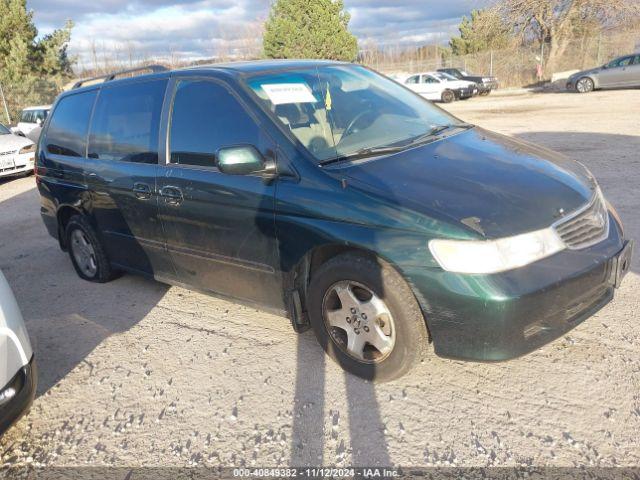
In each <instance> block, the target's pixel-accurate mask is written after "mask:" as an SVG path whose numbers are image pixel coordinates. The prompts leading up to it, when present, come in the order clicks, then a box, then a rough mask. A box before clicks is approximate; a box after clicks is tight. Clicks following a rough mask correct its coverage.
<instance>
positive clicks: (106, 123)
mask: <svg viewBox="0 0 640 480" xmlns="http://www.w3.org/2000/svg"><path fill="white" fill-rule="evenodd" d="M166 87H167V80H153V81H145V82H136V83H130V84H125V85H119V86H115V87H109V88H103V89H102V91H101V92H100V96H99V97H98V102H97V104H96V111H95V113H94V115H93V122H92V124H91V133H90V135H89V157H90V158H97V159H101V160H112V161H122V162H137V163H157V162H158V137H159V130H160V115H161V113H162V104H163V102H164V93H165V89H166Z"/></svg>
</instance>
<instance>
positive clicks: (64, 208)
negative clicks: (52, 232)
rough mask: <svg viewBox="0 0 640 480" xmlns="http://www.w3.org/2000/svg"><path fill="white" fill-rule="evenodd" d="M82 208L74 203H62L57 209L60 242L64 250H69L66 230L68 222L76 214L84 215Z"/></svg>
mask: <svg viewBox="0 0 640 480" xmlns="http://www.w3.org/2000/svg"><path fill="white" fill-rule="evenodd" d="M83 213H84V212H82V210H81V209H79V208H77V207H74V206H72V205H60V206H59V207H58V210H57V211H56V219H57V222H58V243H59V244H60V248H61V249H62V250H63V251H66V250H67V239H66V238H65V235H64V232H65V229H66V228H67V224H68V223H69V219H71V217H73V216H74V215H82V214H83Z"/></svg>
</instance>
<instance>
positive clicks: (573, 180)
mask: <svg viewBox="0 0 640 480" xmlns="http://www.w3.org/2000/svg"><path fill="white" fill-rule="evenodd" d="M332 170H333V169H332ZM335 173H336V174H339V175H340V176H341V177H342V178H345V179H346V180H347V181H348V183H349V184H351V185H352V186H354V187H356V188H362V189H364V190H366V191H368V192H370V193H373V194H375V195H376V196H378V197H383V198H384V200H385V201H386V202H387V203H391V204H395V205H397V206H398V207H399V208H409V209H411V210H413V211H416V212H418V213H422V214H425V215H427V216H430V217H437V218H446V219H447V220H448V221H450V222H455V223H457V224H458V225H459V226H460V227H462V228H464V229H466V230H469V229H471V230H473V231H474V232H477V233H475V235H477V234H478V233H479V234H480V235H481V236H483V237H485V238H499V237H504V236H509V235H516V234H519V233H524V232H528V231H533V230H538V229H541V228H546V227H548V226H550V225H551V224H552V223H554V222H555V221H557V220H558V219H559V218H561V217H562V215H563V214H564V215H566V214H568V213H570V212H572V211H574V210H576V209H578V208H580V207H581V206H583V205H584V204H585V203H587V202H588V201H589V199H590V198H591V197H592V195H593V193H594V190H595V189H596V183H595V180H594V179H593V177H592V176H591V174H590V173H589V172H588V170H587V169H586V168H584V167H583V166H582V165H581V164H579V163H577V162H575V161H572V160H570V159H568V158H566V157H564V156H562V155H560V154H558V153H555V152H552V151H550V150H547V149H544V148H541V147H537V146H535V145H531V144H528V143H526V142H522V141H519V140H515V139H513V138H510V137H506V136H503V135H499V134H496V133H492V132H488V131H486V130H483V129H481V128H478V127H474V128H472V129H469V130H466V131H463V132H462V133H459V134H454V135H450V136H448V137H446V138H444V139H441V140H437V141H435V142H433V143H430V144H427V145H423V146H420V147H417V148H412V149H410V150H406V151H403V152H400V153H398V154H394V155H390V156H386V157H381V158H376V159H373V160H365V161H361V162H356V163H353V164H350V165H342V166H340V168H339V169H338V170H337V171H335Z"/></svg>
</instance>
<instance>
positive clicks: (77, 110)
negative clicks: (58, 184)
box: [46, 90, 97, 157]
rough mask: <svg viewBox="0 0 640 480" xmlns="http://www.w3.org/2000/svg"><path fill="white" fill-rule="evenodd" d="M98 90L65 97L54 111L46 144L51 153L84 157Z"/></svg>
mask: <svg viewBox="0 0 640 480" xmlns="http://www.w3.org/2000/svg"><path fill="white" fill-rule="evenodd" d="M96 94H97V92H96V91H95V90H93V91H91V92H83V93H77V94H75V95H70V96H68V97H64V98H63V99H61V100H60V102H58V106H57V107H56V109H55V110H54V111H53V116H52V117H51V122H50V123H49V129H48V131H47V137H46V145H47V150H48V151H49V153H52V154H54V155H66V156H68V157H83V156H84V153H85V148H86V138H87V130H88V128H89V118H90V117H91V110H92V109H93V102H94V101H95V99H96Z"/></svg>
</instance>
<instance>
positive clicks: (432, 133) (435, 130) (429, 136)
mask: <svg viewBox="0 0 640 480" xmlns="http://www.w3.org/2000/svg"><path fill="white" fill-rule="evenodd" d="M472 127H473V125H471V124H470V123H458V124H455V125H436V126H434V127H432V128H431V130H429V131H428V132H427V133H423V134H422V135H418V136H417V137H413V138H412V139H410V140H409V141H408V142H407V143H405V144H404V145H403V146H404V147H405V148H406V147H413V146H415V145H419V144H421V143H424V142H426V141H427V140H434V137H436V136H437V135H438V134H439V133H442V132H444V131H445V130H449V129H450V128H465V129H467V128H472Z"/></svg>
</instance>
